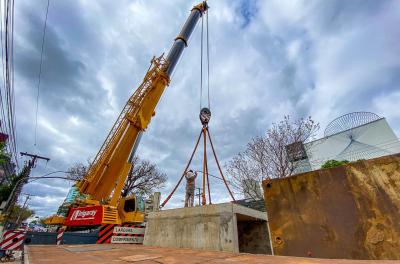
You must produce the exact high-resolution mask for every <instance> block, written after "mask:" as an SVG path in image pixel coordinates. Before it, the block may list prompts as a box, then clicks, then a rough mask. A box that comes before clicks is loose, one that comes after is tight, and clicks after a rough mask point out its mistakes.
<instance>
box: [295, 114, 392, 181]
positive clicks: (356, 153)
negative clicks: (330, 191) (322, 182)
mask: <svg viewBox="0 0 400 264" xmlns="http://www.w3.org/2000/svg"><path fill="white" fill-rule="evenodd" d="M304 147H305V149H306V152H307V156H308V159H306V160H302V161H299V162H298V164H299V169H298V170H297V171H296V172H297V173H301V172H306V171H310V170H317V169H320V168H321V166H322V165H323V164H324V163H325V162H326V161H327V160H332V159H335V160H349V161H357V160H360V159H372V158H376V157H382V156H387V155H391V154H395V153H399V152H400V141H399V140H398V138H397V136H396V135H395V134H394V132H393V130H392V129H391V128H390V126H389V124H388V123H387V122H386V119H385V118H381V119H378V120H376V121H373V122H370V123H368V124H365V125H362V126H359V127H355V128H353V129H350V130H345V131H343V132H341V133H338V134H334V135H331V136H328V137H324V138H321V139H318V140H315V141H312V142H309V143H306V144H305V145H304Z"/></svg>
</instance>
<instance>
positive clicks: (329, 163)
mask: <svg viewBox="0 0 400 264" xmlns="http://www.w3.org/2000/svg"><path fill="white" fill-rule="evenodd" d="M347 163H349V161H348V160H328V161H327V162H325V163H324V164H323V165H322V166H321V168H322V169H329V168H335V167H339V166H342V165H345V164H347Z"/></svg>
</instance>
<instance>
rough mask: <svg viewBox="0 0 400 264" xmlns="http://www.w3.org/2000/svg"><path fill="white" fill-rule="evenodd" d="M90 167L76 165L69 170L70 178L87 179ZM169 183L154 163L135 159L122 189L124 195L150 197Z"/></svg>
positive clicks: (80, 164)
mask: <svg viewBox="0 0 400 264" xmlns="http://www.w3.org/2000/svg"><path fill="white" fill-rule="evenodd" d="M88 168H89V162H88V165H84V164H82V163H75V164H74V165H73V166H72V167H71V168H70V169H69V170H68V178H70V179H72V180H75V181H79V180H82V179H83V177H85V175H86V172H87V169H88ZM166 181H167V176H166V174H164V173H162V172H160V171H159V169H158V168H157V166H156V165H155V164H154V163H151V162H150V161H148V160H141V159H140V158H138V157H134V158H133V160H132V169H131V170H130V171H129V174H128V177H127V179H126V182H125V186H124V188H123V189H122V195H123V196H127V195H128V194H132V193H137V194H141V195H148V194H150V193H152V192H153V191H154V189H156V188H161V187H163V186H164V183H165V182H166Z"/></svg>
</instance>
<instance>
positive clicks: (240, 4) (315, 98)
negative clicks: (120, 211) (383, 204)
mask: <svg viewBox="0 0 400 264" xmlns="http://www.w3.org/2000/svg"><path fill="white" fill-rule="evenodd" d="M193 4H195V3H194V2H193V3H191V2H190V1H189V2H188V1H184V0H179V1H142V0H136V1H128V0H121V1H113V2H110V1H87V0H80V1H56V2H51V5H50V10H49V19H48V24H47V25H48V28H47V35H46V43H45V50H44V61H43V72H42V84H41V88H40V95H41V96H40V101H39V118H38V138H37V140H38V144H37V146H36V147H35V146H34V145H33V143H34V127H35V123H34V120H35V113H34V110H33V109H35V104H36V85H37V75H38V66H39V60H40V48H41V34H42V26H43V19H44V12H45V7H46V1H42V2H40V1H39V2H37V3H36V2H35V3H33V2H32V1H27V0H24V1H18V2H16V7H15V9H16V17H15V20H16V21H15V23H16V26H15V87H16V88H15V89H16V106H17V129H18V136H19V138H18V143H19V149H20V150H23V151H29V152H34V153H38V154H40V155H44V156H49V157H50V158H51V161H50V162H49V163H48V164H45V163H44V162H42V161H39V162H38V166H37V168H35V169H34V170H33V171H32V175H33V176H39V175H42V174H45V173H47V172H51V171H56V170H66V169H67V168H68V167H69V166H71V164H73V163H75V162H85V161H86V159H87V158H89V157H94V156H95V154H96V153H97V151H98V149H99V148H100V146H101V144H102V142H103V140H104V139H105V137H106V135H107V133H108V131H109V130H110V128H111V126H112V124H113V122H114V121H115V119H116V117H117V115H118V113H119V111H120V110H121V109H122V107H123V105H124V104H125V101H126V100H127V98H128V97H129V96H130V95H131V94H132V93H133V92H134V90H135V88H136V87H137V86H138V85H139V84H140V82H141V81H142V78H143V76H144V74H145V72H146V70H147V68H148V66H149V62H150V59H151V58H152V56H154V55H156V56H158V55H160V54H162V53H163V52H167V51H168V49H169V48H170V46H171V45H172V41H173V39H174V38H175V37H176V35H177V34H178V32H179V30H180V28H181V26H182V24H183V22H184V21H185V19H186V18H187V16H188V14H189V10H190V9H191V6H192V5H193ZM209 4H210V5H211V9H210V14H209V21H210V37H211V38H210V45H211V46H210V48H211V49H210V57H211V65H210V67H211V76H210V78H211V83H210V84H211V91H210V93H211V110H212V114H213V115H212V119H211V123H210V130H211V133H212V135H213V139H214V144H215V147H216V149H217V152H218V155H219V157H220V160H221V163H222V164H224V163H225V162H227V161H228V160H229V159H230V158H231V157H232V156H233V155H234V154H235V153H237V152H238V151H241V150H242V149H244V147H245V145H246V143H247V142H248V141H249V140H250V139H251V138H252V137H253V136H256V135H260V134H261V133H263V131H265V130H266V128H267V127H268V126H269V125H270V124H271V122H274V121H277V120H280V119H281V118H282V117H283V116H284V115H286V114H290V115H293V116H296V117H299V116H308V115H311V116H313V117H314V118H315V119H316V120H317V121H319V122H320V123H321V124H322V127H324V125H325V124H327V123H328V122H329V121H330V120H332V119H333V118H335V117H337V116H339V115H341V114H344V113H347V112H352V111H360V110H366V111H373V112H376V113H377V114H378V115H380V116H386V117H388V121H389V123H390V124H391V125H392V126H393V128H394V129H395V131H396V132H397V134H398V133H399V132H400V127H399V125H398V124H400V122H399V121H400V116H399V115H398V114H397V113H398V111H395V110H394V109H395V108H394V105H396V102H397V101H398V100H397V98H398V97H399V94H398V90H399V87H398V85H399V76H400V75H399V70H400V65H399V64H400V60H399V58H398V54H399V47H400V45H399V44H400V35H399V33H398V25H399V24H400V21H399V20H400V15H399V14H400V4H399V2H398V1H394V0H393V1H361V0H360V1H339V0H332V1H322V0H320V1H302V0H297V1H287V2H282V1H276V0H270V1H257V0H252V1H246V0H236V1H228V0H223V1H210V3H209ZM199 73H200V37H199V30H198V29H197V31H196V32H195V33H194V34H193V37H192V39H191V40H190V44H189V48H188V49H186V51H185V53H184V55H183V58H182V60H181V62H180V63H179V65H178V67H177V69H176V71H175V73H174V76H173V79H172V81H171V84H170V86H169V87H168V88H167V90H166V91H165V93H164V95H163V97H162V99H161V101H160V103H159V105H158V107H157V110H156V116H155V117H154V118H153V120H152V123H151V124H150V127H149V128H148V129H147V131H146V133H145V134H144V136H143V138H142V142H141V145H140V148H139V150H138V151H139V153H138V154H139V155H141V156H142V157H143V158H146V159H149V160H152V161H154V162H156V163H157V164H158V166H159V167H160V169H161V170H163V171H165V172H166V173H167V175H168V177H169V178H168V183H167V186H166V188H165V189H164V190H163V192H162V195H163V197H165V196H166V195H167V194H168V193H169V191H170V190H171V189H172V187H173V186H174V184H175V182H176V181H177V179H178V178H179V177H180V175H181V173H182V170H183V169H184V167H185V164H186V162H187V160H188V158H189V155H190V153H191V150H192V148H193V146H194V143H195V140H196V137H197V136H198V133H199V130H200V122H199V120H198V112H199V92H200V89H199V87H200V83H199V80H200V79H199V78H200V77H199ZM204 98H205V97H204ZM204 98H203V102H204V101H205V99H204ZM396 100H397V101H396ZM209 155H211V153H209ZM200 163H201V162H200V157H196V159H195V161H194V164H193V167H194V169H196V170H201V164H200ZM210 169H211V170H210V171H211V172H212V173H213V174H215V175H218V171H217V169H216V167H215V164H213V162H212V160H210ZM212 181H213V189H214V195H215V199H214V201H227V200H228V199H229V197H228V193H227V192H226V191H225V190H224V188H223V186H222V185H221V183H220V182H219V180H218V179H215V178H213V179H212ZM69 186H70V183H69V182H65V181H62V180H46V181H37V182H35V183H34V184H33V183H32V184H28V185H27V186H26V187H25V192H32V193H34V194H35V195H37V196H35V197H33V198H32V201H31V204H32V206H33V208H34V209H35V210H36V211H37V212H38V213H39V214H41V215H45V214H50V213H52V212H55V211H56V209H57V207H58V205H59V204H60V203H61V202H62V200H63V199H64V197H65V195H66V193H67V190H68V187H69ZM182 199H183V186H182V187H181V188H180V189H179V191H178V193H177V195H176V196H175V197H174V198H173V199H172V200H171V203H170V206H171V207H173V206H178V205H181V204H182V201H181V200H182Z"/></svg>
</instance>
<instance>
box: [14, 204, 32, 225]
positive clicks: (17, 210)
mask: <svg viewBox="0 0 400 264" xmlns="http://www.w3.org/2000/svg"><path fill="white" fill-rule="evenodd" d="M34 213H35V212H34V211H33V210H30V209H29V208H22V207H21V206H20V205H17V204H16V205H15V206H14V207H13V208H12V210H11V214H10V217H9V218H8V221H10V222H12V223H15V222H16V221H17V219H18V216H20V218H19V222H20V223H21V222H22V221H24V220H26V219H28V218H29V217H30V216H32V215H33V214H34Z"/></svg>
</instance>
